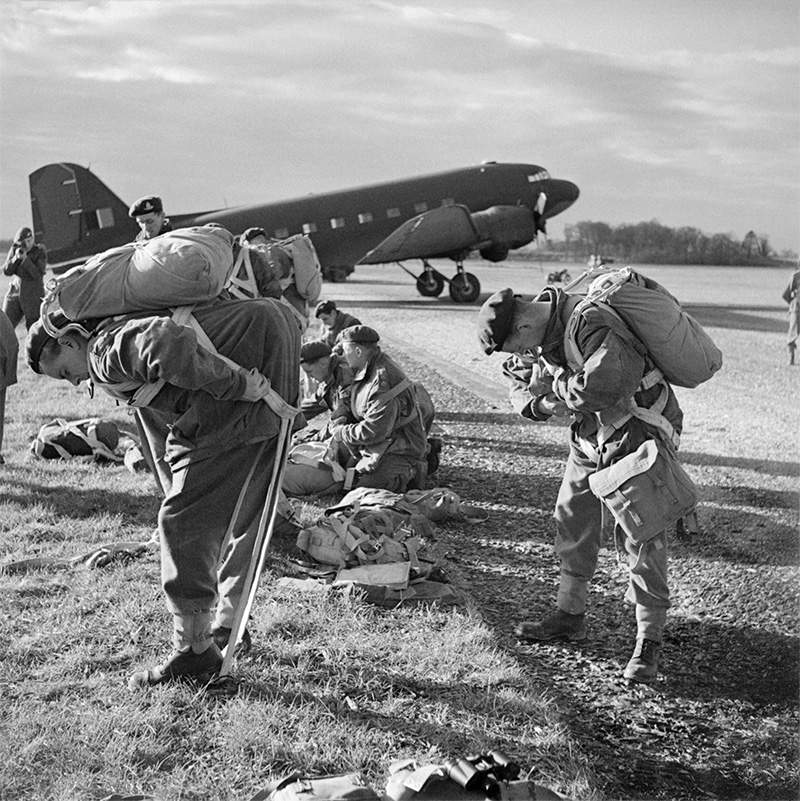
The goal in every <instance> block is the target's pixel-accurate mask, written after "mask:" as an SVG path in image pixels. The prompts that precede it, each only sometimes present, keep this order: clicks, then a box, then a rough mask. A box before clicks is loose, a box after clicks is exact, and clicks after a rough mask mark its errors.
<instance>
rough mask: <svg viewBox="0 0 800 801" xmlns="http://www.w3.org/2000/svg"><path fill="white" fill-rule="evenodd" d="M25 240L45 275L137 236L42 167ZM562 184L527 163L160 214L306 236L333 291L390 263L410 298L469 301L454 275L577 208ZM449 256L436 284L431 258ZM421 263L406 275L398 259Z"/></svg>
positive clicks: (77, 170)
mask: <svg viewBox="0 0 800 801" xmlns="http://www.w3.org/2000/svg"><path fill="white" fill-rule="evenodd" d="M29 182H30V195H31V209H32V214H33V226H34V232H35V235H36V239H37V241H38V242H41V243H42V244H44V246H45V247H46V248H47V252H48V259H49V261H50V264H51V265H52V266H53V267H54V268H55V270H56V271H60V270H63V269H67V268H68V267H71V266H74V265H76V264H80V263H82V262H84V261H86V259H88V258H89V257H90V256H93V255H94V254H96V253H99V252H101V251H103V250H107V249H109V248H112V247H118V246H119V245H123V244H125V243H127V242H130V241H131V240H132V239H133V238H134V237H135V236H136V234H137V233H138V231H139V228H138V226H137V224H136V222H135V221H134V220H132V219H131V218H130V217H128V206H127V205H126V204H125V203H124V202H123V201H122V200H121V199H120V198H119V197H117V195H115V194H114V193H113V192H112V191H111V190H110V189H109V188H108V187H107V186H106V185H105V184H104V183H103V182H102V181H101V180H100V179H99V178H97V176H95V175H94V173H92V172H91V171H90V170H89V169H87V168H86V167H81V166H80V165H78V164H70V163H60V164H48V165H46V166H44V167H40V168H39V169H38V170H36V171H34V172H32V173H31V174H30V176H29ZM578 194H579V191H578V187H577V186H576V185H575V184H573V183H571V182H570V181H565V180H559V179H555V178H551V177H550V175H549V173H548V172H547V170H545V169H543V168H542V167H538V166H536V165H534V164H503V163H498V162H494V161H487V162H484V163H482V164H479V165H476V166H472V167H465V168H462V169H456V170H449V171H447V172H439V173H432V174H428V175H422V176H418V177H416V178H407V179H403V180H397V181H387V182H385V183H378V184H370V185H364V186H358V187H354V188H352V189H343V190H339V191H335V192H326V193H321V194H311V195H305V196H303V197H299V198H294V199H290V200H284V201H278V202H274V203H264V204H259V205H253V206H239V207H236V208H223V209H213V210H211V211H203V212H197V213H193V214H173V213H172V210H171V209H168V210H167V211H168V214H169V218H170V221H171V223H172V226H173V228H185V227H188V226H196V225H205V224H207V223H212V222H213V223H219V224H220V225H222V226H224V227H225V228H227V229H228V230H229V231H231V233H233V234H235V235H237V236H238V235H239V234H241V233H242V232H243V231H245V230H246V229H247V228H251V227H258V228H263V229H264V231H265V232H266V233H267V235H268V236H269V237H272V238H274V239H277V240H280V239H286V238H287V237H289V236H293V235H295V234H307V235H308V236H309V237H310V238H311V241H312V242H313V243H314V247H315V248H316V250H317V254H318V256H319V259H320V264H321V265H322V270H323V276H324V277H325V278H327V279H328V280H331V281H344V280H345V279H346V278H347V276H348V275H349V274H350V273H352V272H353V270H354V269H355V266H356V265H358V264H384V263H392V262H396V263H398V264H400V266H401V267H402V268H403V269H404V270H405V271H406V272H407V273H409V275H411V276H412V278H414V279H415V280H416V287H417V291H418V292H419V293H420V294H421V295H424V296H427V297H437V296H438V295H440V294H441V292H442V290H443V289H444V285H445V282H447V283H448V284H449V293H450V296H451V298H452V299H453V300H454V301H456V302H458V303H471V302H473V301H474V300H476V299H477V298H478V296H479V295H480V283H479V281H478V279H477V278H476V277H475V276H474V275H472V274H471V273H468V272H466V271H465V270H464V259H465V258H466V257H467V256H468V255H469V254H470V253H471V252H472V251H473V250H477V251H478V252H479V253H480V255H481V256H482V257H483V258H484V259H487V260H488V261H493V262H497V261H502V260H503V259H505V258H506V256H507V255H508V253H509V251H510V250H513V249H515V248H520V247H522V246H524V245H527V244H529V243H530V242H532V241H533V240H534V239H535V238H536V236H537V235H538V233H539V232H540V231H541V232H544V231H545V225H546V222H547V220H548V219H550V218H551V217H554V216H555V215H556V214H560V213H561V212H562V211H564V210H565V209H567V208H568V207H569V206H571V205H572V204H573V203H574V202H575V201H576V200H577V198H578ZM435 258H450V259H452V260H453V261H454V262H455V264H456V272H455V274H454V275H453V276H452V277H451V278H447V277H446V276H444V275H442V273H440V272H439V271H438V270H436V269H435V268H434V267H433V266H432V265H431V264H430V259H435ZM409 260H420V261H421V262H422V272H421V273H419V274H414V273H413V272H411V271H410V270H409V269H408V268H406V267H405V266H404V265H403V262H404V261H409Z"/></svg>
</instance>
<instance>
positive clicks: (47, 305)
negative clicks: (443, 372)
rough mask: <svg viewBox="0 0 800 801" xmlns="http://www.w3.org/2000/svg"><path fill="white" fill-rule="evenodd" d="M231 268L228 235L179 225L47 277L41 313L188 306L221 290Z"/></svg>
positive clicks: (96, 313)
mask: <svg viewBox="0 0 800 801" xmlns="http://www.w3.org/2000/svg"><path fill="white" fill-rule="evenodd" d="M232 269H233V235H232V234H231V233H230V231H227V230H226V229H225V228H222V227H220V226H217V225H207V226H202V227H196V228H181V229H178V230H177V231H169V232H167V233H164V234H161V235H160V236H157V237H155V238H153V239H148V240H144V241H141V242H132V243H131V244H129V245H123V246H122V247H118V248H112V249H111V250H106V251H104V252H103V253H98V254H97V255H96V256H93V257H92V258H91V259H89V261H87V262H86V263H85V264H83V265H81V266H78V267H73V269H71V270H69V271H68V272H66V273H65V274H64V275H63V276H60V277H59V278H54V279H52V280H51V281H49V282H48V283H47V287H46V292H45V297H44V300H43V301H42V318H43V319H45V320H46V319H49V317H50V314H49V313H52V312H53V311H54V310H55V309H57V308H60V310H61V311H62V312H63V313H64V314H65V315H66V316H67V317H68V318H69V319H70V320H86V319H89V318H96V317H112V316H114V315H117V314H130V313H133V312H140V311H154V310H157V309H166V308H170V307H174V306H190V305H193V304H196V303H202V302H204V301H208V300H211V299H212V298H215V297H216V296H217V295H219V294H220V292H221V291H222V289H223V287H224V286H225V284H226V283H227V281H228V278H229V277H230V274H231V271H232Z"/></svg>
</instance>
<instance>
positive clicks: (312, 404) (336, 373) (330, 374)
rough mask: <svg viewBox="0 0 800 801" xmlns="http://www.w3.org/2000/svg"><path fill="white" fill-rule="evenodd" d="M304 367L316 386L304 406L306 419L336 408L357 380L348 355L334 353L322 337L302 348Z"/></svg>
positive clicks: (301, 361)
mask: <svg viewBox="0 0 800 801" xmlns="http://www.w3.org/2000/svg"><path fill="white" fill-rule="evenodd" d="M300 368H301V369H302V371H303V372H304V373H305V375H306V377H307V378H308V379H310V381H309V384H311V385H313V387H314V389H313V393H311V394H309V395H308V396H307V397H305V398H304V399H303V402H302V404H301V406H300V408H301V410H302V412H303V414H304V415H305V418H306V420H312V419H313V418H315V417H316V416H317V415H319V414H323V413H324V412H330V411H333V410H334V409H335V408H336V407H337V406H338V405H339V403H340V397H341V395H342V394H344V393H347V392H349V391H350V385H351V384H352V383H353V371H352V369H351V368H350V365H349V364H348V363H347V362H346V361H345V359H344V356H340V355H339V354H338V353H334V352H333V351H332V350H331V348H330V345H328V343H327V342H323V341H322V340H321V339H316V340H312V341H311V342H306V343H305V344H304V345H303V347H302V348H300Z"/></svg>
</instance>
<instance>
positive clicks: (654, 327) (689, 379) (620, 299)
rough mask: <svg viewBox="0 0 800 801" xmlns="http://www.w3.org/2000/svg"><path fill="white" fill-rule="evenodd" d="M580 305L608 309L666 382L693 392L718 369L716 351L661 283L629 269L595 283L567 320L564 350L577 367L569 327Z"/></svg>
mask: <svg viewBox="0 0 800 801" xmlns="http://www.w3.org/2000/svg"><path fill="white" fill-rule="evenodd" d="M586 304H596V305H600V306H602V307H605V308H610V309H611V311H612V312H614V313H615V314H616V315H617V316H618V317H619V318H621V319H622V321H623V322H624V323H625V324H626V325H627V326H628V328H630V329H631V331H633V333H634V334H635V335H636V336H637V337H638V339H639V340H640V341H641V342H642V343H643V344H644V345H645V347H646V348H647V351H648V353H649V354H650V356H651V358H652V359H653V362H654V363H655V365H656V367H658V369H659V370H661V372H662V373H663V374H664V378H666V379H667V381H669V383H670V384H674V385H676V386H679V387H689V388H693V387H696V386H698V385H699V384H702V383H703V382H705V381H708V380H709V379H710V378H711V377H712V376H713V375H714V373H716V372H717V370H719V369H720V367H721V366H722V351H720V349H719V348H718V347H717V346H716V345H715V344H714V341H713V340H712V339H711V337H710V336H709V335H708V334H707V333H706V331H705V329H704V328H703V327H702V326H701V325H700V323H698V322H697V321H696V320H695V319H694V318H693V317H691V316H690V315H689V314H687V313H686V312H685V311H684V310H683V309H682V308H681V305H680V303H679V302H678V301H677V300H676V299H675V298H674V297H673V296H672V295H671V294H670V293H669V292H668V291H667V290H666V289H664V287H663V286H661V284H659V283H657V282H656V281H653V280H652V279H651V278H647V277H646V276H644V275H641V274H640V273H637V272H636V271H635V270H632V269H631V268H630V267H626V268H624V269H623V270H617V271H615V272H613V273H608V274H607V275H601V276H600V277H599V278H597V279H595V280H594V281H593V282H592V284H591V286H590V287H589V291H588V292H587V294H586V298H585V299H584V300H583V301H582V302H581V304H579V305H578V307H577V308H576V310H575V311H574V312H573V313H572V315H571V317H570V319H569V321H568V322H567V329H566V332H565V346H566V350H567V357H568V358H570V354H572V356H573V357H575V359H576V360H577V361H578V363H581V357H580V355H579V353H578V348H577V343H576V340H575V327H576V325H577V322H578V320H579V318H580V311H581V309H582V308H584V307H585V305H586Z"/></svg>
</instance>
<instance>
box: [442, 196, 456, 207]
mask: <svg viewBox="0 0 800 801" xmlns="http://www.w3.org/2000/svg"><path fill="white" fill-rule="evenodd" d="M454 204H455V200H453V198H451V197H443V198H442V205H443V206H452V205H454Z"/></svg>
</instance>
